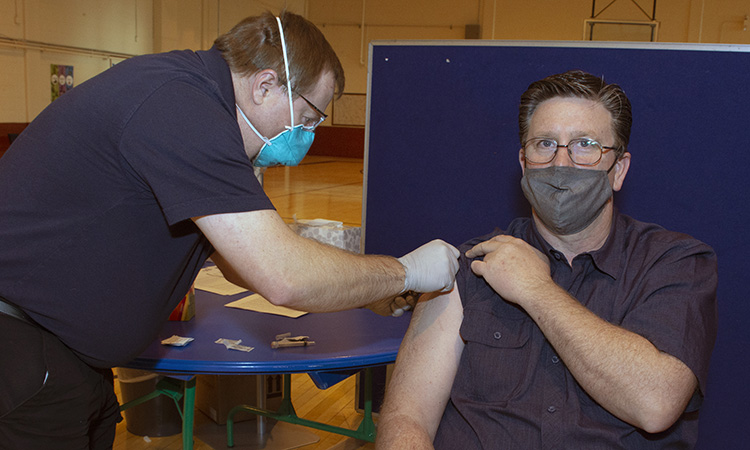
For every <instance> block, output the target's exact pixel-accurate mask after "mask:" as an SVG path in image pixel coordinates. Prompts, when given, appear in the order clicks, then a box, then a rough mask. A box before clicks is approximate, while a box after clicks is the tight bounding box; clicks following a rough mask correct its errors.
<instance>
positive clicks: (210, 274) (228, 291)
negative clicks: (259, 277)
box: [195, 266, 247, 295]
mask: <svg viewBox="0 0 750 450" xmlns="http://www.w3.org/2000/svg"><path fill="white" fill-rule="evenodd" d="M195 288H196V289H200V290H202V291H208V292H213V293H214V294H220V295H234V294H239V293H240V292H247V289H245V288H241V287H239V286H237V285H236V284H232V283H230V282H229V281H227V279H226V278H224V275H222V274H221V271H220V270H219V268H218V267H216V266H209V267H204V268H202V269H201V270H200V272H198V276H197V277H195Z"/></svg>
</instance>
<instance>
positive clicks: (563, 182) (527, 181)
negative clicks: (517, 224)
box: [521, 166, 612, 236]
mask: <svg viewBox="0 0 750 450" xmlns="http://www.w3.org/2000/svg"><path fill="white" fill-rule="evenodd" d="M521 189H523V194H524V195H525V196H526V200H528V201H529V203H530V204H531V207H532V208H534V211H535V212H536V214H537V216H539V219H540V220H541V221H542V223H543V224H544V225H545V226H546V227H547V228H549V229H550V230H551V231H552V232H554V233H555V234H558V235H561V236H565V235H569V234H574V233H577V232H579V231H581V230H583V229H584V228H586V227H587V226H589V225H590V224H591V223H592V222H593V221H594V219H596V218H597V217H599V214H601V212H602V210H603V209H604V206H605V205H606V204H607V201H608V200H609V199H610V198H611V197H612V186H610V184H609V178H608V177H607V172H606V171H604V170H589V169H579V168H577V167H567V166H550V167H545V168H543V169H529V168H527V169H526V171H525V174H524V176H523V177H522V178H521Z"/></svg>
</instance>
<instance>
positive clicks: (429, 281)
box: [398, 239, 460, 293]
mask: <svg viewBox="0 0 750 450" xmlns="http://www.w3.org/2000/svg"><path fill="white" fill-rule="evenodd" d="M459 255H460V253H459V251H458V250H457V249H456V247H454V246H452V245H450V244H448V243H447V242H445V241H441V240H440V239H435V240H434V241H430V242H428V243H426V244H424V245H423V246H421V247H419V248H418V249H416V250H414V251H412V252H410V253H407V254H406V255H404V256H402V257H400V258H398V260H399V262H400V263H401V264H402V265H403V266H404V270H405V271H406V279H405V280H404V290H403V291H401V292H402V293H404V292H406V291H416V292H435V291H441V292H447V291H450V290H451V289H453V283H454V281H455V279H456V272H458V257H459Z"/></svg>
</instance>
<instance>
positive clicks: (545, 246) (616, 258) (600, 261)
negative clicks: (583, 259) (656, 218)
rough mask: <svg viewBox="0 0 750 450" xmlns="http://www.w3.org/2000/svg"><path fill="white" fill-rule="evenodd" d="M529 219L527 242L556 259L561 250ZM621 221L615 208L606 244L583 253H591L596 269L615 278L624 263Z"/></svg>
mask: <svg viewBox="0 0 750 450" xmlns="http://www.w3.org/2000/svg"><path fill="white" fill-rule="evenodd" d="M529 221H530V222H531V226H530V227H529V229H528V236H527V242H528V243H529V244H531V245H533V246H534V247H535V248H537V249H538V250H540V251H541V252H542V253H544V254H545V255H548V256H549V257H551V258H553V259H555V258H554V256H555V254H561V252H560V251H559V250H557V249H555V248H554V247H552V246H551V245H550V244H549V243H548V242H547V241H546V240H544V238H543V237H542V235H541V234H540V233H539V230H538V229H537V227H536V223H535V222H534V220H533V219H530V220H529ZM620 222H621V215H620V213H619V211H618V210H617V208H614V211H613V213H612V225H611V226H610V230H609V235H608V236H607V240H606V241H605V242H604V245H602V246H601V248H599V249H598V250H594V251H593V252H586V253H582V254H581V255H589V256H590V257H591V261H592V262H593V263H594V267H595V268H596V270H598V271H599V272H602V273H604V274H605V275H608V276H610V277H612V278H613V279H617V274H619V273H620V268H621V266H622V264H623V262H622V261H621V258H620V256H621V252H620V251H619V250H618V249H621V248H622V246H623V239H624V238H623V233H618V229H619V228H621V227H623V226H624V224H622V223H620ZM578 256H580V255H578ZM578 256H576V257H578Z"/></svg>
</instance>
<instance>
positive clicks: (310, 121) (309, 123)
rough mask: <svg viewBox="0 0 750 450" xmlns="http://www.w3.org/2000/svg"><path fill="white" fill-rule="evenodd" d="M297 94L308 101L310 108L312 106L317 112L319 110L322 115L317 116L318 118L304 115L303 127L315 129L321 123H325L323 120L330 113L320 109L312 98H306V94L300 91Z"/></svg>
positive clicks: (308, 129)
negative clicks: (313, 102)
mask: <svg viewBox="0 0 750 450" xmlns="http://www.w3.org/2000/svg"><path fill="white" fill-rule="evenodd" d="M297 95H299V97H300V98H301V99H302V100H304V101H305V102H307V104H308V105H310V108H312V109H313V110H314V111H315V112H317V113H318V114H320V117H319V118H317V119H314V118H311V117H303V118H302V121H303V122H302V128H304V129H305V130H307V131H315V129H316V128H318V125H320V124H321V123H323V121H324V120H326V119H327V118H328V115H327V114H326V113H324V112H323V111H321V110H320V109H318V107H317V106H315V105H313V104H312V102H311V101H310V100H308V99H306V98H305V96H304V95H302V94H300V93H299V92H297Z"/></svg>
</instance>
